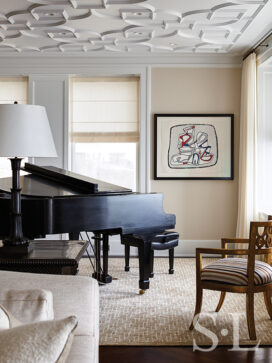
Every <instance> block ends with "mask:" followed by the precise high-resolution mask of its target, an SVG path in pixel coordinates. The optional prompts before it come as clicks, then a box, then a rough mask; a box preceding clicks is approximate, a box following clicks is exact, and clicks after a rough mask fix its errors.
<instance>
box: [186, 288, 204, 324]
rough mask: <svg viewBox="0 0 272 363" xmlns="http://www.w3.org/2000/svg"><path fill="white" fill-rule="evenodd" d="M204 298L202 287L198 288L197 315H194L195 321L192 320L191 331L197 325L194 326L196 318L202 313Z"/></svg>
mask: <svg viewBox="0 0 272 363" xmlns="http://www.w3.org/2000/svg"><path fill="white" fill-rule="evenodd" d="M202 298H203V289H202V288H201V287H199V286H197V288H196V306H195V313H194V317H193V320H192V322H191V325H190V328H189V329H190V330H193V329H194V327H195V324H194V319H195V316H196V315H198V314H199V313H200V312H201V307H202Z"/></svg>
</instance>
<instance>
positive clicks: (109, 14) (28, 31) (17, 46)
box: [0, 0, 272, 56]
mask: <svg viewBox="0 0 272 363" xmlns="http://www.w3.org/2000/svg"><path fill="white" fill-rule="evenodd" d="M271 2H272V0H239V1H238V0H233V1H222V0H35V1H34V0H1V2H0V56H1V54H10V53H11V54H14V53H15V54H16V53H23V54H29V53H30V52H31V53H36V54H40V53H50V54H52V53H53V54H54V53H65V54H70V53H76V54H79V53H81V54H88V53H89V54H101V53H104V52H111V53H112V52H115V53H118V52H119V53H137V54H138V53H140V54H145V53H153V54H156V53H168V54H172V53H224V54H225V53H235V52H236V53H237V54H239V53H241V52H243V51H245V50H246V48H247V49H248V48H249V47H250V46H251V45H252V44H253V41H254V40H255V38H256V39H257V37H258V36H259V35H261V33H262V32H264V30H267V27H268V26H269V24H268V23H267V19H270V20H268V22H269V21H270V22H271V19H272V10H271V9H272V7H271ZM267 12H268V13H267ZM269 14H270V16H269ZM262 19H266V21H264V22H263V21H262ZM254 24H256V26H257V27H255V28H254V27H253V25H254ZM270 25H271V24H270ZM247 33H248V36H247ZM248 38H249V39H248Z"/></svg>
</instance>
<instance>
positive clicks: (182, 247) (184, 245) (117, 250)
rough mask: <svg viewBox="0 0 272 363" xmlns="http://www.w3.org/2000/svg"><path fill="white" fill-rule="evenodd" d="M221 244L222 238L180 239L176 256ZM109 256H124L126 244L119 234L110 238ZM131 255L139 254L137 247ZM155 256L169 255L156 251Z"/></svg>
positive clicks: (131, 251)
mask: <svg viewBox="0 0 272 363" xmlns="http://www.w3.org/2000/svg"><path fill="white" fill-rule="evenodd" d="M220 246H221V242H220V240H180V241H179V245H178V246H177V247H176V248H175V257H195V249H196V248H197V247H206V248H220ZM109 256H124V246H123V245H121V243H120V237H119V236H112V237H111V238H110V251H109ZM130 256H137V248H136V247H131V249H130ZM155 256H168V251H167V250H166V251H155ZM206 256H208V255H206Z"/></svg>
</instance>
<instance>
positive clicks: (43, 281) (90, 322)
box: [0, 271, 99, 335]
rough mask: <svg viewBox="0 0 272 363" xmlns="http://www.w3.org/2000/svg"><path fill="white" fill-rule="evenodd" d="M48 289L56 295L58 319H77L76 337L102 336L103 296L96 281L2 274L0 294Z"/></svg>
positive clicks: (14, 273)
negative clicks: (101, 309)
mask: <svg viewBox="0 0 272 363" xmlns="http://www.w3.org/2000/svg"><path fill="white" fill-rule="evenodd" d="M8 287H9V288H13V289H17V290H18V289H21V290H25V289H44V290H49V291H51V292H52V294H53V305H54V316H55V319H62V318H65V317H66V316H70V315H75V316H76V317H77V319H78V327H77V329H76V332H75V334H78V335H98V325H99V324H98V318H99V315H98V314H99V292H98V283H97V281H96V280H94V279H92V278H90V277H86V276H69V275H49V274H48V275H46V274H33V273H25V272H14V271H1V272H0V290H1V289H4V288H5V289H7V288H8Z"/></svg>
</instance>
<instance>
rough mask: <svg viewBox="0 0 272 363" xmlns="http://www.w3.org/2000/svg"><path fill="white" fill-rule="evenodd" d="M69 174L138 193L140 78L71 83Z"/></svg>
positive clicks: (76, 80) (93, 79)
mask: <svg viewBox="0 0 272 363" xmlns="http://www.w3.org/2000/svg"><path fill="white" fill-rule="evenodd" d="M70 95H71V102H70V106H71V112H70V115H71V124H70V131H71V132H70V143H71V144H70V145H71V158H70V161H71V169H72V171H74V172H77V173H79V174H83V175H88V176H90V177H93V178H95V179H99V180H102V181H106V182H109V183H112V184H116V185H120V186H123V187H127V188H130V189H132V190H134V191H136V188H137V152H138V141H139V78H138V77H134V76H131V77H123V78H120V77H119V78H116V77H112V78H110V77H108V78H73V79H72V80H71V92H70Z"/></svg>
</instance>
